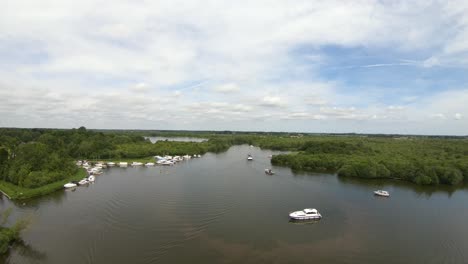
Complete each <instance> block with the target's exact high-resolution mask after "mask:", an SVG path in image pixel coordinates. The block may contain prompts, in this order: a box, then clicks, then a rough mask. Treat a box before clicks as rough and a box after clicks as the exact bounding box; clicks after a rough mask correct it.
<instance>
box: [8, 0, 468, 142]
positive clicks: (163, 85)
mask: <svg viewBox="0 0 468 264" xmlns="http://www.w3.org/2000/svg"><path fill="white" fill-rule="evenodd" d="M247 5H248V8H247ZM102 6H106V8H105V9H103V8H102ZM467 7H468V5H467V3H466V1H450V2H444V1H410V2H408V1H406V2H405V1H400V2H398V1H397V2H388V1H377V0H375V1H374V0H364V1H353V2H352V3H351V2H349V3H347V2H343V1H333V0H332V1H301V0H300V1H296V2H293V3H291V2H289V1H280V0H273V1H263V0H260V1H254V2H249V3H248V4H247V3H246V2H242V1H240V2H239V1H238V2H232V1H231V2H227V1H215V2H206V1H191V2H187V1H136V2H135V1H115V2H113V4H112V5H109V4H108V3H107V2H105V1H102V0H97V1H91V0H83V1H79V2H77V1H71V0H70V1H69V0H64V1H52V0H44V1H41V2H40V3H38V2H37V1H27V0H17V1H8V3H5V4H4V5H3V6H2V9H1V10H0V17H2V19H1V20H0V55H1V57H2V62H0V80H2V83H1V84H0V94H1V95H4V96H2V99H0V102H1V104H0V111H1V113H2V116H3V117H4V118H2V120H0V126H2V125H3V126H44V125H48V126H52V127H55V126H59V127H71V126H75V127H76V126H80V125H88V126H90V125H91V126H93V125H94V126H95V127H121V126H126V127H128V126H136V127H138V126H141V127H142V128H158V127H159V125H160V124H164V126H165V127H166V128H178V125H179V124H189V125H188V126H187V127H183V128H186V129H190V128H196V127H197V121H196V120H194V118H193V117H194V116H196V117H197V118H198V119H197V120H205V121H206V122H207V123H206V124H208V125H212V126H213V127H219V128H221V129H222V127H223V126H224V125H225V126H229V125H230V123H229V121H230V120H242V122H243V123H242V122H241V123H242V124H241V125H245V127H239V129H240V130H242V129H250V128H251V129H255V127H259V128H265V129H269V128H271V129H273V128H276V129H284V128H282V127H281V126H280V125H279V124H278V123H279V122H277V121H278V120H282V119H288V120H290V121H288V122H295V121H298V122H299V121H302V120H310V121H311V122H310V123H314V121H315V120H320V122H324V121H325V120H326V121H330V122H332V121H333V120H336V119H339V120H340V122H337V123H339V124H334V125H336V126H343V127H342V129H343V130H346V129H352V128H353V126H351V125H350V124H351V123H348V121H349V122H353V121H359V122H361V121H363V120H370V121H373V122H389V123H390V122H396V121H399V122H400V121H401V122H409V121H410V122H413V123H412V124H417V125H418V126H420V127H423V128H425V129H427V131H429V132H431V131H432V130H431V129H430V128H431V127H433V126H436V125H434V124H433V123H432V122H435V121H434V120H436V119H434V118H433V117H434V116H433V117H432V118H431V117H430V115H431V114H430V113H439V114H440V115H444V116H446V117H452V116H453V118H446V119H443V120H442V119H441V118H439V119H440V120H438V121H444V122H455V121H454V120H453V119H457V120H458V119H462V118H463V117H464V116H466V115H468V109H467V108H466V106H465V103H464V102H466V100H468V98H467V97H466V96H467V90H461V89H462V88H466V87H444V89H445V90H446V91H445V92H438V93H437V94H436V95H430V94H418V96H415V95H408V94H403V95H402V98H400V100H398V101H397V102H393V101H391V100H388V101H384V100H381V101H379V102H377V100H376V99H375V98H376V97H378V96H375V95H371V94H369V93H366V92H363V91H359V90H357V88H356V87H354V88H353V87H348V84H347V83H345V82H340V81H339V80H334V79H333V78H334V76H333V74H332V76H330V75H327V74H322V71H323V70H324V68H323V67H322V66H323V65H324V64H326V63H327V61H326V56H324V51H323V48H327V47H336V48H338V49H341V48H342V49H345V50H346V49H350V50H352V49H354V48H357V49H364V50H366V51H367V50H369V51H379V50H390V51H392V52H395V53H398V52H400V51H402V52H408V53H410V54H411V53H412V52H414V53H416V54H423V55H421V57H422V58H426V59H423V60H421V57H419V58H418V59H414V60H396V61H395V62H392V61H390V62H370V63H363V65H361V66H359V67H360V70H362V69H363V70H366V68H367V69H369V70H370V69H371V68H373V69H374V70H378V68H382V67H394V66H402V65H403V66H405V67H406V66H409V67H414V66H416V67H417V68H421V70H428V69H424V67H427V68H429V67H434V66H445V65H449V66H453V65H455V66H460V67H466V66H468V53H467V48H466V47H467V45H466V43H468V15H467ZM447 25H456V26H453V27H448V26H447ZM388 32H392V34H388ZM435 36H437V37H435ZM18 43H20V44H21V45H18ZM304 50H305V51H306V52H305V51H304ZM14 54H27V56H25V57H26V59H22V58H23V57H21V59H19V58H18V57H16V56H17V55H14ZM369 54H372V52H370V53H369ZM18 56H19V55H18ZM353 67H354V66H353ZM392 69H393V68H392ZM325 70H326V69H325ZM405 88H408V89H409V88H410V87H402V88H401V89H405ZM455 88H456V89H455ZM13 89H14V91H15V92H14V94H13V95H11V91H12V90H13ZM351 89H355V90H353V91H349V90H351ZM449 89H450V90H449ZM387 93H389V92H387ZM390 93H391V92H390ZM385 95H387V94H384V95H380V96H382V97H385ZM394 97H397V96H394V95H393V94H392V98H394ZM392 100H393V99H392ZM382 101H384V103H382ZM353 105H354V107H352V106H353ZM58 109H60V110H58ZM155 113H157V114H155ZM454 113H456V114H454ZM51 116H53V117H54V118H50V117H51ZM211 118H215V119H217V120H225V122H224V123H223V122H219V123H215V122H210V121H209V120H211ZM96 119H99V120H100V121H101V122H98V121H93V120H96ZM138 120H140V122H139V121H138ZM141 120H143V121H144V122H143V121H141ZM156 121H157V123H156ZM248 121H250V123H249V122H248ZM438 121H437V122H438ZM93 122H95V123H93ZM262 122H264V123H262ZM418 122H422V123H423V124H421V123H418ZM305 123H309V122H305ZM456 123H457V126H451V123H447V124H449V125H447V127H449V128H450V129H451V131H452V133H463V131H467V129H468V128H467V127H466V125H464V124H463V122H456ZM291 124H292V123H291ZM298 124H301V123H298ZM360 124H361V123H360ZM293 125H294V124H292V125H291V127H288V129H293ZM437 125H438V124H437ZM330 126H331V128H334V126H333V125H330ZM398 126H400V127H409V126H408V125H407V124H398ZM374 127H375V123H374V124H369V125H368V126H367V128H368V129H373V128H374ZM379 127H380V126H379ZM390 127H391V126H390ZM202 128H207V127H206V126H202ZM301 128H304V129H307V127H301ZM365 128H366V127H362V129H365ZM416 130H417V129H415V131H416Z"/></svg>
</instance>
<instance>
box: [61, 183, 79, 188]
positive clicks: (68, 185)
mask: <svg viewBox="0 0 468 264" xmlns="http://www.w3.org/2000/svg"><path fill="white" fill-rule="evenodd" d="M76 186H77V185H76V183H73V182H69V183H65V185H63V187H65V188H74V187H76Z"/></svg>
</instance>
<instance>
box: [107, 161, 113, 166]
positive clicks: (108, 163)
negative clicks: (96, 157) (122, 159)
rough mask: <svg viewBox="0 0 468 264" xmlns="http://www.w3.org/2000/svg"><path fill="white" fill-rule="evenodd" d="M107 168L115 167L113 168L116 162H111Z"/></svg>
mask: <svg viewBox="0 0 468 264" xmlns="http://www.w3.org/2000/svg"><path fill="white" fill-rule="evenodd" d="M107 166H109V167H113V166H115V162H112V161H111V162H107Z"/></svg>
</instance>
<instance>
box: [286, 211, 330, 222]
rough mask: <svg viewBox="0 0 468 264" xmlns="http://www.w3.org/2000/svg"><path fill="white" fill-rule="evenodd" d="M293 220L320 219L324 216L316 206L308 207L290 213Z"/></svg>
mask: <svg viewBox="0 0 468 264" xmlns="http://www.w3.org/2000/svg"><path fill="white" fill-rule="evenodd" d="M289 218H290V219H291V220H299V221H300V220H318V219H321V218H322V215H321V214H320V213H319V212H318V211H317V209H315V208H306V209H304V210H301V211H295V212H291V213H289Z"/></svg>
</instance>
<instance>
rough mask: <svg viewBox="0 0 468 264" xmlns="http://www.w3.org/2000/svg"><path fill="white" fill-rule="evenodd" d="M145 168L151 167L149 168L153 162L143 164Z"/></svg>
mask: <svg viewBox="0 0 468 264" xmlns="http://www.w3.org/2000/svg"><path fill="white" fill-rule="evenodd" d="M145 166H146V167H151V166H154V162H148V163H146V164H145Z"/></svg>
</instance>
